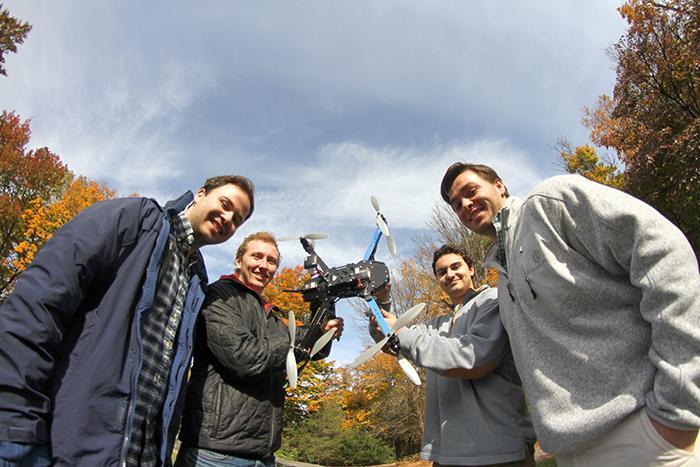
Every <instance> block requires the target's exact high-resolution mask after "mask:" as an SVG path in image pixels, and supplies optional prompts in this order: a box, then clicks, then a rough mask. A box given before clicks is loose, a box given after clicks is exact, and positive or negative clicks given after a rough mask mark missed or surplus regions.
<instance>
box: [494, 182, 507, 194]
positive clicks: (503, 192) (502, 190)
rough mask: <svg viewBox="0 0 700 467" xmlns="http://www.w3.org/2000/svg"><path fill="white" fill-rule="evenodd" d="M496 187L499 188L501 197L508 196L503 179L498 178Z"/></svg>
mask: <svg viewBox="0 0 700 467" xmlns="http://www.w3.org/2000/svg"><path fill="white" fill-rule="evenodd" d="M494 185H495V187H496V189H497V190H498V193H499V194H500V195H501V198H505V197H506V186H505V184H504V183H503V180H496V182H495V183H494Z"/></svg>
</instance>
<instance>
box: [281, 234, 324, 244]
mask: <svg viewBox="0 0 700 467" xmlns="http://www.w3.org/2000/svg"><path fill="white" fill-rule="evenodd" d="M328 237H330V235H328V234H326V233H321V232H313V233H307V234H306V235H300V236H298V237H282V238H278V239H277V241H278V242H289V241H291V240H299V239H300V238H305V239H306V240H323V239H326V238H328Z"/></svg>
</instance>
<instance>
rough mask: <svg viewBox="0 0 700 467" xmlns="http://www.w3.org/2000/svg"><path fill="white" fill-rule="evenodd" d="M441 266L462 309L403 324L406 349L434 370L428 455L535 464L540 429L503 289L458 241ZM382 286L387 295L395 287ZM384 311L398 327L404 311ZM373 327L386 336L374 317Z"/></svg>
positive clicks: (443, 284) (443, 254) (441, 256)
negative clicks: (502, 301)
mask: <svg viewBox="0 0 700 467" xmlns="http://www.w3.org/2000/svg"><path fill="white" fill-rule="evenodd" d="M433 273H434V274H435V277H436V278H437V281H438V284H439V285H440V288H441V289H442V290H443V291H444V292H445V293H446V294H447V295H448V296H449V297H450V301H451V302H452V306H453V308H454V311H453V312H451V313H448V314H444V315H440V316H436V317H433V318H431V319H429V320H427V321H425V322H423V323H420V324H416V325H414V326H410V327H406V328H402V329H400V330H399V332H398V338H399V345H400V352H401V353H402V354H403V355H404V356H406V357H407V358H408V359H410V360H411V361H412V362H413V363H415V364H416V365H418V366H419V367H422V368H425V370H426V371H425V380H426V381H425V410H424V417H423V418H424V421H423V436H422V441H421V458H422V459H426V460H431V461H433V462H434V464H433V465H434V466H457V465H460V466H471V465H487V466H495V465H498V466H504V467H505V466H507V467H534V465H535V461H534V458H533V456H532V447H533V442H534V437H535V436H534V431H533V430H532V423H531V422H530V418H529V415H528V413H527V408H526V405H525V397H524V396H523V390H522V388H521V383H520V378H519V377H518V372H517V371H516V369H515V363H514V361H513V355H512V353H511V351H510V347H509V346H508V336H507V335H506V332H505V330H504V329H503V325H502V324H501V318H500V317H499V315H498V299H497V293H496V290H495V289H492V288H490V287H488V286H486V285H485V286H483V287H478V288H477V287H476V286H475V285H474V282H473V277H474V263H473V261H472V260H471V259H470V258H469V256H468V255H467V252H466V251H465V250H464V249H463V248H461V247H458V246H454V245H449V244H448V245H443V246H442V247H440V248H438V249H437V250H436V251H435V253H434V254H433ZM381 293H382V294H383V295H379V294H378V299H380V300H381V299H382V298H384V296H386V295H388V293H387V292H386V291H382V292H381ZM387 298H388V297H387ZM383 314H384V318H385V319H386V322H387V324H388V325H389V327H391V326H392V325H393V324H394V323H395V322H396V317H395V316H394V315H392V314H391V313H388V312H386V311H384V313H383ZM370 332H371V333H373V335H375V336H376V335H377V334H376V333H379V335H378V336H377V337H378V338H381V337H383V334H382V333H381V330H380V329H379V327H378V326H377V322H376V320H374V317H372V318H371V319H370Z"/></svg>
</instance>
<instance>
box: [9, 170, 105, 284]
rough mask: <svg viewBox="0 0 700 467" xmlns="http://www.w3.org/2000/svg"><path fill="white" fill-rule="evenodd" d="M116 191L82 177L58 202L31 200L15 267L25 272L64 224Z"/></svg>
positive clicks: (24, 217)
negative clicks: (45, 244)
mask: <svg viewBox="0 0 700 467" xmlns="http://www.w3.org/2000/svg"><path fill="white" fill-rule="evenodd" d="M113 197H114V192H113V191H112V190H110V189H109V188H108V187H107V186H106V185H104V184H100V183H97V182H95V181H91V180H88V179H86V178H85V177H78V178H77V179H75V180H73V181H72V182H70V184H69V185H68V188H67V189H66V191H65V192H64V193H63V195H62V196H61V198H60V199H59V200H57V201H56V202H54V203H44V202H42V200H41V198H35V199H33V200H32V201H30V203H29V206H28V207H27V209H26V210H25V211H24V212H23V213H22V223H23V225H25V231H24V234H23V235H22V241H21V242H19V243H18V244H17V246H15V249H14V261H13V266H14V267H15V268H16V269H17V270H18V271H19V272H21V271H24V270H25V269H26V267H27V266H29V264H30V263H31V262H32V261H33V260H34V256H35V255H36V253H37V252H38V251H39V249H41V247H42V246H43V245H44V243H46V241H47V240H48V239H49V238H51V236H52V235H53V234H54V232H56V230H58V229H59V228H60V227H61V226H62V225H63V224H65V223H66V222H68V221H69V220H71V219H72V218H73V217H74V216H75V215H76V214H78V213H79V212H80V211H82V210H83V209H85V208H87V207H88V206H90V205H92V204H94V203H97V202H98V201H103V200H105V199H109V198H113Z"/></svg>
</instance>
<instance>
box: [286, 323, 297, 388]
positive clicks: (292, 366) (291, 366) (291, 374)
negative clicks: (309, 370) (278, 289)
mask: <svg viewBox="0 0 700 467" xmlns="http://www.w3.org/2000/svg"><path fill="white" fill-rule="evenodd" d="M288 318H289V323H288V324H287V326H288V327H289V339H290V340H289V351H288V352H287V379H288V380H289V387H290V388H292V389H294V388H296V387H297V359H296V358H295V357H294V339H295V338H296V333H297V322H296V318H295V317H294V312H293V311H292V310H289V317H288Z"/></svg>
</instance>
